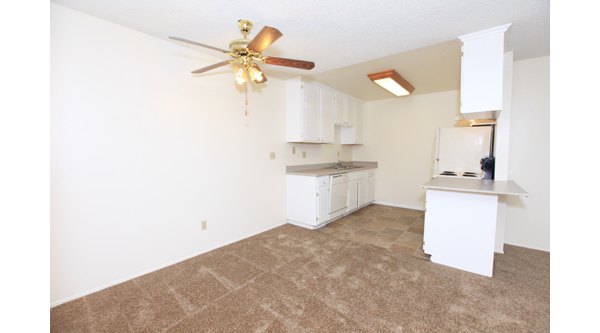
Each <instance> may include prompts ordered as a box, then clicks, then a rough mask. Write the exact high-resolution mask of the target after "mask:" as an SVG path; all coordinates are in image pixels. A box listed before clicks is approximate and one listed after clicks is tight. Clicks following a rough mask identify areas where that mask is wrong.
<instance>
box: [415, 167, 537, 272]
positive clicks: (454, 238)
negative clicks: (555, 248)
mask: <svg viewBox="0 0 600 333" xmlns="http://www.w3.org/2000/svg"><path fill="white" fill-rule="evenodd" d="M421 188H423V189H425V190H427V193H426V202H425V231H424V235H423V242H424V244H423V251H424V252H425V253H427V254H430V255H431V258H430V259H431V261H432V262H435V263H438V264H442V265H446V266H450V267H454V268H458V269H462V270H465V271H469V272H473V273H477V274H481V275H485V276H492V273H493V267H494V242H495V238H496V220H497V214H498V196H499V195H517V196H523V197H526V196H528V194H527V192H526V191H525V190H523V189H522V188H521V187H520V186H519V185H518V184H516V183H515V182H513V181H494V180H489V179H472V178H456V177H454V178H453V177H436V178H433V179H432V180H430V181H429V182H427V183H425V184H423V185H422V186H421Z"/></svg>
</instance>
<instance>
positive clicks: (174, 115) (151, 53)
mask: <svg viewBox="0 0 600 333" xmlns="http://www.w3.org/2000/svg"><path fill="white" fill-rule="evenodd" d="M51 43H52V45H51V98H52V101H51V186H52V188H51V296H50V299H51V303H52V304H59V303H61V302H63V301H65V300H69V299H72V298H75V297H78V296H82V295H84V294H87V293H89V292H91V291H95V290H98V289H101V288H103V287H106V286H109V285H112V284H115V283H117V282H120V281H123V280H127V279H129V278H132V277H134V276H137V275H140V274H142V273H146V272H149V271H152V270H154V269H157V268H160V267H162V266H165V265H168V264H172V263H174V262H176V261H179V260H182V259H185V258H187V257H191V256H194V255H196V254H199V253H202V252H206V251H208V250H210V249H213V248H215V247H219V246H222V245H225V244H227V243H230V242H233V241H236V240H238V239H241V238H245V237H248V236H250V235H252V234H255V233H258V232H261V231H263V230H266V229H270V228H273V227H275V226H277V225H280V224H282V223H284V221H285V177H284V173H285V165H287V164H301V163H324V162H333V161H335V160H337V158H338V157H337V151H342V152H343V153H342V155H343V156H351V148H349V147H344V148H342V147H340V145H301V146H302V147H301V149H299V151H301V150H305V151H307V158H306V159H301V158H300V159H297V158H296V157H297V156H298V155H291V145H290V144H286V143H285V142H284V140H285V132H284V131H285V85H284V82H283V81H281V80H278V79H276V78H271V77H269V81H268V82H267V83H266V84H265V86H264V87H263V88H262V89H255V90H251V91H250V92H249V96H248V101H249V115H248V117H245V116H244V94H243V90H241V89H239V88H238V87H236V86H235V84H234V80H233V76H232V73H231V72H230V69H229V68H224V69H221V70H216V71H215V72H213V73H210V74H207V75H204V76H200V77H192V76H191V75H190V74H189V72H190V70H193V69H197V68H200V67H203V66H207V65H210V64H212V63H216V62H219V61H222V60H223V58H213V57H211V56H208V55H206V54H203V53H200V52H197V51H195V50H192V49H190V48H188V47H184V46H181V45H179V44H177V43H174V42H170V41H167V40H160V39H157V38H154V37H151V36H148V35H145V34H142V33H139V32H136V31H134V30H131V29H128V28H125V27H122V26H119V25H116V24H113V23H110V22H107V21H103V20H100V19H96V18H94V17H91V16H88V15H86V14H82V13H80V12H77V11H73V10H71V9H68V8H66V7H63V6H60V5H56V4H51ZM268 67H269V66H267V67H265V71H266V72H267V73H268ZM270 152H275V153H276V154H277V158H276V159H275V160H270V159H269V153H270ZM296 162H298V163H296ZM202 220H207V221H208V230H206V231H201V230H200V222H201V221H202Z"/></svg>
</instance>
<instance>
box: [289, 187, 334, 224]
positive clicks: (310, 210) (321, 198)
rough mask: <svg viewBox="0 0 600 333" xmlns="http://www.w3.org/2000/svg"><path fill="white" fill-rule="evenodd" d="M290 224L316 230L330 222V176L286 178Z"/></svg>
mask: <svg viewBox="0 0 600 333" xmlns="http://www.w3.org/2000/svg"><path fill="white" fill-rule="evenodd" d="M286 183H287V189H286V206H287V220H288V222H289V223H292V224H296V225H299V226H302V227H306V228H310V229H316V228H317V227H318V226H320V225H322V224H323V223H326V222H327V221H329V190H330V184H329V176H322V177H314V176H301V175H287V176H286Z"/></svg>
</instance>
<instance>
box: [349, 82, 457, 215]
mask: <svg viewBox="0 0 600 333" xmlns="http://www.w3.org/2000/svg"><path fill="white" fill-rule="evenodd" d="M458 103H459V93H458V91H445V92H439V93H432V94H420V95H412V96H408V97H403V98H391V99H386V100H380V101H372V102H367V103H365V111H364V115H363V117H364V126H363V128H364V145H362V146H356V147H355V148H354V150H353V158H354V159H355V160H365V161H377V162H379V166H378V169H377V177H376V178H375V200H376V202H380V203H385V204H390V205H395V206H400V207H406V208H412V209H421V210H422V209H424V204H425V191H423V190H422V189H421V188H420V186H421V185H422V184H423V183H425V182H427V181H428V180H430V179H431V175H432V170H433V158H434V151H435V144H434V141H435V135H436V129H437V128H438V127H452V126H454V123H455V121H456V117H457V116H458V114H459V113H458V112H459V104H458Z"/></svg>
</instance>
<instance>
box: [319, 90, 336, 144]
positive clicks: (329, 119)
mask: <svg viewBox="0 0 600 333" xmlns="http://www.w3.org/2000/svg"><path fill="white" fill-rule="evenodd" d="M320 96H321V108H320V110H321V134H320V138H321V142H323V143H333V138H334V129H335V126H334V124H333V117H334V113H335V92H334V91H333V90H331V89H329V88H326V87H324V86H321V87H320Z"/></svg>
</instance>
